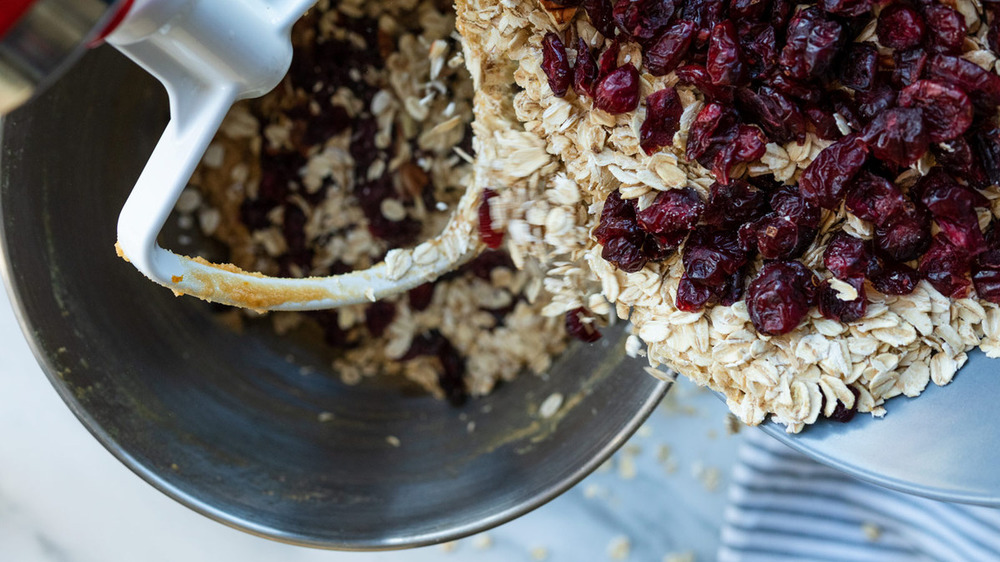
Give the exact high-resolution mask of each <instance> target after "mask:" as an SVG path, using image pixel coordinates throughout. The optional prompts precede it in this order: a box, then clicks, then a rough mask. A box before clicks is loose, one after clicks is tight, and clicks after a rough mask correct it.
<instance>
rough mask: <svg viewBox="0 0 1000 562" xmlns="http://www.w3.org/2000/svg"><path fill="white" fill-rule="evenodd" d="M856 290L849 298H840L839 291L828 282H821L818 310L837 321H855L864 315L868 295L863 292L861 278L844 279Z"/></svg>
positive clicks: (863, 284)
mask: <svg viewBox="0 0 1000 562" xmlns="http://www.w3.org/2000/svg"><path fill="white" fill-rule="evenodd" d="M845 281H846V282H847V283H848V284H850V285H851V286H852V287H854V289H855V290H856V291H857V292H858V296H857V297H855V298H853V299H851V300H842V299H841V298H840V293H839V292H838V291H837V290H836V289H834V288H833V286H832V285H830V283H822V284H820V288H819V298H818V300H819V303H818V304H819V312H820V314H822V315H823V316H825V317H826V318H829V319H831V320H836V321H838V322H845V323H847V322H855V321H857V320H860V319H861V318H863V317H864V316H865V312H867V311H868V297H867V295H866V294H865V282H864V279H862V278H857V277H855V278H851V279H846V280H845Z"/></svg>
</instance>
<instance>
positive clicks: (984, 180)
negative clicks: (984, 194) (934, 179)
mask: <svg viewBox="0 0 1000 562" xmlns="http://www.w3.org/2000/svg"><path fill="white" fill-rule="evenodd" d="M975 136H976V135H973V137H975ZM931 150H932V151H933V152H934V159H935V160H936V161H937V164H938V166H941V167H942V168H944V169H945V170H947V171H948V172H949V173H951V174H953V175H956V176H958V177H961V178H963V179H965V181H967V182H969V185H971V186H972V187H975V188H977V189H986V188H987V187H989V185H990V184H991V183H992V182H991V181H990V178H989V177H988V176H987V174H986V170H985V169H984V168H983V163H984V162H988V161H989V160H988V158H989V155H982V156H979V157H977V156H976V155H975V154H974V153H973V148H972V145H970V144H969V142H968V141H967V140H966V139H965V138H962V137H959V138H957V139H952V140H950V141H944V142H940V143H938V144H935V145H933V146H932V147H931ZM998 156H1000V152H998ZM997 161H998V162H1000V160H997ZM998 172H1000V170H998ZM995 173H996V172H995ZM997 175H1000V173H998V174H997Z"/></svg>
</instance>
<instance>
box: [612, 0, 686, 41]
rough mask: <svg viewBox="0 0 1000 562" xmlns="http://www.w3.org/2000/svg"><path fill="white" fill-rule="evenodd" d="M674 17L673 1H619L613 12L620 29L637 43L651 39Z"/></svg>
mask: <svg viewBox="0 0 1000 562" xmlns="http://www.w3.org/2000/svg"><path fill="white" fill-rule="evenodd" d="M673 15H674V1H673V0H618V1H617V2H615V7H614V9H613V10H612V17H613V18H614V20H615V25H617V26H618V29H620V30H621V31H622V33H624V34H625V35H626V36H628V37H632V38H633V39H635V40H637V41H643V40H648V39H651V38H652V37H653V36H655V35H656V33H657V32H658V31H660V30H661V29H663V28H664V27H666V25H667V24H668V23H670V18H671V17H672V16H673Z"/></svg>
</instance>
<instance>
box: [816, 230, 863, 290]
mask: <svg viewBox="0 0 1000 562" xmlns="http://www.w3.org/2000/svg"><path fill="white" fill-rule="evenodd" d="M870 260H871V253H870V251H869V250H868V244H867V243H865V241H864V240H862V239H860V238H856V237H854V236H851V235H850V234H847V233H846V232H843V231H841V232H838V233H837V234H835V235H834V236H833V238H831V239H830V243H829V244H828V245H827V247H826V251H825V252H823V265H825V266H826V268H827V269H829V270H830V273H832V274H833V276H834V277H836V278H837V279H842V280H845V281H846V280H848V279H855V278H864V276H865V273H866V272H867V271H868V264H869V262H870Z"/></svg>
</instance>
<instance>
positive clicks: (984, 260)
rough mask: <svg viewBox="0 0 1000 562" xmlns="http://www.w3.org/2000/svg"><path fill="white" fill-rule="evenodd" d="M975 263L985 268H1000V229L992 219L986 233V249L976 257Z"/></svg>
mask: <svg viewBox="0 0 1000 562" xmlns="http://www.w3.org/2000/svg"><path fill="white" fill-rule="evenodd" d="M976 265H977V266H978V267H985V268H987V269H1000V229H998V228H997V223H996V221H994V222H993V223H992V224H991V225H990V227H989V232H987V233H986V251H985V252H983V253H981V254H979V256H977V257H976Z"/></svg>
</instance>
